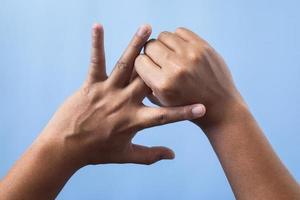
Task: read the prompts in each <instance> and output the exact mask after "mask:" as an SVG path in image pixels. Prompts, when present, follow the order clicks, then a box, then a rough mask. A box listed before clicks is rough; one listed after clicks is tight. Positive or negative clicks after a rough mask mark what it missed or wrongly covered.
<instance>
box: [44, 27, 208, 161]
mask: <svg viewBox="0 0 300 200" xmlns="http://www.w3.org/2000/svg"><path fill="white" fill-rule="evenodd" d="M150 34H151V27H149V26H142V27H141V28H140V29H139V31H138V32H137V33H136V34H135V36H134V38H133V39H132V41H131V42H130V44H129V46H128V48H127V50H126V51H125V52H124V54H123V55H122V57H121V58H120V60H119V61H118V62H117V64H116V67H115V69H114V71H113V72H112V74H111V76H110V77H107V75H106V72H105V56H104V45H103V28H102V26H100V25H95V26H94V28H93V44H92V45H93V48H92V57H91V67H90V71H89V75H88V78H87V80H86V82H85V83H84V84H83V86H82V88H81V89H80V90H79V91H78V92H76V93H75V94H74V95H73V96H71V97H70V98H69V99H68V100H67V101H66V102H65V103H64V104H63V105H62V107H61V108H60V109H59V110H58V111H57V113H56V114H55V115H54V117H53V119H52V120H51V121H50V123H49V125H48V126H47V128H46V131H45V132H46V134H44V135H46V138H48V137H50V138H53V137H55V138H59V139H58V140H62V141H64V142H63V145H65V146H66V148H63V149H67V153H66V154H67V156H66V157H71V158H72V159H73V160H77V161H78V163H80V164H81V165H86V164H100V163H140V164H152V163H154V162H156V161H158V160H161V159H172V158H173V157H174V153H173V152H172V150H170V149H168V148H166V147H145V146H140V145H136V144H132V143H131V140H132V138H133V137H134V135H135V134H136V132H137V131H139V130H141V129H144V128H148V127H152V126H157V125H162V124H167V123H171V122H175V121H179V120H185V119H195V118H198V117H201V116H202V115H204V112H205V109H204V106H203V105H201V104H195V105H190V106H182V107H173V108H172V107H170V108H151V107H147V106H145V105H143V103H142V101H143V99H144V98H145V96H146V95H147V94H148V93H149V91H150V90H149V88H148V87H147V86H146V85H145V84H144V82H143V81H142V80H141V78H139V77H136V78H133V80H132V81H130V79H131V78H132V72H133V64H134V60H135V58H136V56H137V55H138V54H139V52H140V50H141V48H142V47H143V45H144V44H145V42H146V41H147V39H148V37H149V36H150Z"/></svg>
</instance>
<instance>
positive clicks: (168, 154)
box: [160, 148, 175, 160]
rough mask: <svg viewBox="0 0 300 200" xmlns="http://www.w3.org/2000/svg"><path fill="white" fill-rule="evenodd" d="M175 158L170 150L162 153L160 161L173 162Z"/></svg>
mask: <svg viewBox="0 0 300 200" xmlns="http://www.w3.org/2000/svg"><path fill="white" fill-rule="evenodd" d="M174 158H175V153H174V151H173V150H171V149H167V148H166V150H165V152H163V153H162V154H161V155H160V160H173V159H174Z"/></svg>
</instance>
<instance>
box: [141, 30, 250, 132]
mask: <svg viewBox="0 0 300 200" xmlns="http://www.w3.org/2000/svg"><path fill="white" fill-rule="evenodd" d="M135 69H136V71H137V73H138V74H139V75H140V77H142V79H143V80H144V81H145V83H146V84H147V85H148V87H150V88H151V89H152V94H151V95H149V98H150V100H151V101H152V102H154V103H156V104H159V105H163V106H177V105H186V104H191V103H199V102H201V103H203V104H204V105H205V106H206V109H207V112H206V115H205V117H203V118H201V119H199V120H196V121H195V122H197V124H199V125H200V126H201V127H202V128H205V127H209V126H212V125H213V126H215V125H216V124H217V123H220V122H222V121H224V119H225V118H226V115H227V114H228V113H229V112H231V111H232V110H234V107H235V105H244V103H243V100H242V98H241V96H240V94H239V92H238V90H237V89H236V87H235V85H234V83H233V80H232V77H231V74H230V72H229V70H228V68H227V66H226V64H225V62H224V61H223V59H222V58H221V57H220V56H219V55H218V53H217V52H216V51H215V50H214V49H213V48H212V47H211V46H210V45H209V44H208V43H207V42H206V41H204V40H203V39H202V38H200V37H199V36H197V35H196V34H195V33H193V32H192V31H190V30H188V29H185V28H178V29H177V30H176V31H175V33H171V32H166V31H165V32H162V33H160V34H159V36H158V38H157V39H156V40H150V41H149V42H148V43H147V44H146V46H145V54H144V55H140V56H138V57H137V58H136V61H135ZM228 115H229V114H228ZM227 119H228V117H227Z"/></svg>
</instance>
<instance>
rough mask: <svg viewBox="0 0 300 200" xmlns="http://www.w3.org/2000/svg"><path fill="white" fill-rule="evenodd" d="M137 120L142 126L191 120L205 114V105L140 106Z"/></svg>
mask: <svg viewBox="0 0 300 200" xmlns="http://www.w3.org/2000/svg"><path fill="white" fill-rule="evenodd" d="M141 109H143V110H142V112H141V113H140V115H139V117H138V118H139V120H140V124H141V127H142V128H149V127H153V126H159V125H164V124H168V123H172V122H177V121H183V120H193V119H196V118H200V117H202V116H204V114H205V107H204V105H202V104H194V105H188V106H179V107H160V108H150V107H146V106H145V107H142V108H141Z"/></svg>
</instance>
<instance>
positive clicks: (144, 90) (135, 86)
mask: <svg viewBox="0 0 300 200" xmlns="http://www.w3.org/2000/svg"><path fill="white" fill-rule="evenodd" d="M125 91H126V92H127V93H128V94H130V95H132V98H134V99H135V100H137V102H142V101H143V99H144V98H145V97H146V95H147V94H149V93H150V92H151V89H150V88H149V87H148V86H147V85H146V84H145V82H144V81H143V80H142V79H141V77H139V76H138V77H136V78H135V79H134V80H133V81H132V82H130V84H129V85H128V86H127V87H126V89H125Z"/></svg>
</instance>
